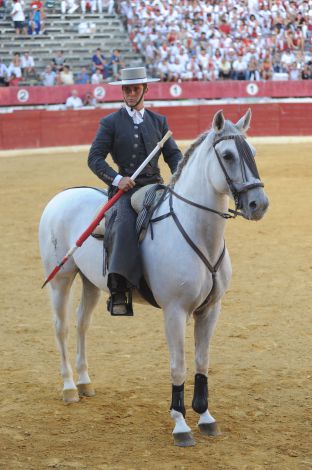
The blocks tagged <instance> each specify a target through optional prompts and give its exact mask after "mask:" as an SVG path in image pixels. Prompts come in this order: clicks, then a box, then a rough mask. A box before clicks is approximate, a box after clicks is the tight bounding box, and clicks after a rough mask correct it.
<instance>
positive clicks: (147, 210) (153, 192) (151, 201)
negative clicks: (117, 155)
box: [131, 184, 166, 242]
mask: <svg viewBox="0 0 312 470" xmlns="http://www.w3.org/2000/svg"><path fill="white" fill-rule="evenodd" d="M149 186H150V187H149V188H148V187H147V191H146V192H145V195H144V200H143V204H142V206H141V207H142V208H141V210H140V212H139V214H138V217H137V221H136V231H137V234H138V238H139V242H142V240H143V239H144V237H145V235H146V231H147V228H148V225H149V222H150V219H151V217H152V215H153V212H154V210H155V207H156V205H157V203H158V201H159V199H160V197H161V196H162V194H163V192H164V190H165V189H166V186H164V185H163V184H153V185H149ZM132 197H133V196H132ZM131 202H132V198H131Z"/></svg>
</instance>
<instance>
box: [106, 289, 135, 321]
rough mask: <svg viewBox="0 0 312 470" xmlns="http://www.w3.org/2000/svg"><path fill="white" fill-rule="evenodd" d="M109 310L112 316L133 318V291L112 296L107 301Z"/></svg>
mask: <svg viewBox="0 0 312 470" xmlns="http://www.w3.org/2000/svg"><path fill="white" fill-rule="evenodd" d="M123 307H124V308H123ZM107 310H108V311H109V312H110V314H111V315H112V316H116V317H132V316H133V309H132V292H131V290H130V291H126V292H116V293H113V294H111V296H110V297H109V298H108V300H107Z"/></svg>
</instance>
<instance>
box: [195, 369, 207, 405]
mask: <svg viewBox="0 0 312 470" xmlns="http://www.w3.org/2000/svg"><path fill="white" fill-rule="evenodd" d="M192 408H193V410H194V411H196V413H199V414H202V413H204V412H205V411H206V410H207V409H208V379H207V377H206V376H205V375H203V374H196V375H195V384H194V396H193V401H192Z"/></svg>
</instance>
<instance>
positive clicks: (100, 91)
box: [93, 86, 106, 100]
mask: <svg viewBox="0 0 312 470" xmlns="http://www.w3.org/2000/svg"><path fill="white" fill-rule="evenodd" d="M93 95H94V98H96V99H97V100H101V99H103V98H104V96H105V95H106V91H105V88H103V87H102V86H97V87H96V88H94V91H93Z"/></svg>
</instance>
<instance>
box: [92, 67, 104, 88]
mask: <svg viewBox="0 0 312 470" xmlns="http://www.w3.org/2000/svg"><path fill="white" fill-rule="evenodd" d="M103 82H104V79H103V75H102V72H101V70H100V69H96V70H95V72H94V73H93V74H92V76H91V83H92V85H100V84H101V83H103Z"/></svg>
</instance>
